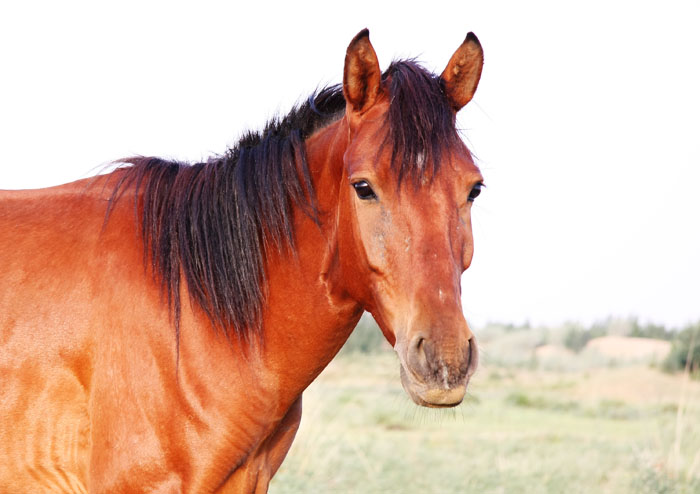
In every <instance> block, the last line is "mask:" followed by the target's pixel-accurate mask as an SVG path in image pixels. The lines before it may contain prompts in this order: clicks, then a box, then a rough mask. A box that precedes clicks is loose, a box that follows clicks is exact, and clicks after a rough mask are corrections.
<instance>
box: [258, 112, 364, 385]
mask: <svg viewBox="0 0 700 494" xmlns="http://www.w3.org/2000/svg"><path fill="white" fill-rule="evenodd" d="M347 135H348V134H347V126H346V124H345V119H341V120H340V121H337V122H335V123H333V124H331V125H329V126H327V127H326V128H324V129H322V130H320V131H318V132H317V133H315V134H314V135H313V136H311V137H310V138H309V139H308V140H307V142H306V153H307V162H308V164H309V170H310V172H311V177H312V182H313V185H314V189H315V191H316V195H317V199H318V209H319V220H320V221H319V224H316V223H315V222H314V221H313V220H311V219H310V218H309V217H308V215H307V214H306V213H304V212H303V211H301V210H297V211H295V219H296V225H295V228H296V255H295V256H290V255H286V254H278V255H275V256H273V257H272V258H271V259H270V260H269V264H268V273H269V288H270V291H269V299H268V302H269V303H268V304H267V306H268V309H267V311H266V313H265V315H264V327H265V328H266V329H265V336H264V342H265V343H264V348H265V353H266V354H267V355H266V357H265V359H266V361H267V362H273V367H275V368H276V369H277V371H278V372H277V374H278V377H280V376H282V377H283V378H284V379H287V380H288V381H290V382H292V381H294V385H295V387H298V386H303V387H302V388H301V389H300V390H299V391H301V390H303V388H305V387H306V386H307V385H308V384H309V383H310V382H311V381H312V380H313V379H314V378H315V377H316V376H317V375H318V374H319V373H320V372H321V370H322V369H323V368H324V367H325V366H326V365H327V364H328V363H329V362H330V360H331V359H332V358H333V356H334V355H335V354H336V353H337V352H338V350H339V349H340V348H341V347H342V345H343V343H345V341H346V340H347V338H348V336H349V335H350V332H351V331H352V329H353V327H354V326H355V324H356V323H357V321H358V320H359V317H360V316H361V315H362V308H361V307H360V305H359V304H358V303H357V302H356V301H354V300H352V299H351V298H349V297H348V295H347V293H346V291H345V290H344V288H343V282H342V279H340V278H338V277H337V276H330V275H329V271H333V265H334V263H337V257H338V255H339V250H338V245H337V235H336V233H337V230H338V214H337V213H338V207H339V196H340V193H339V192H340V190H339V187H340V183H341V178H342V174H343V154H344V152H345V149H346V147H347ZM292 374H296V375H298V380H296V381H295V379H297V378H294V377H292Z"/></svg>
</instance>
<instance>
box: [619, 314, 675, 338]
mask: <svg viewBox="0 0 700 494" xmlns="http://www.w3.org/2000/svg"><path fill="white" fill-rule="evenodd" d="M677 335H678V333H677V332H676V331H673V330H672V329H666V326H663V325H659V324H653V323H647V324H644V325H642V324H639V321H638V320H637V318H634V319H632V330H631V331H630V334H629V336H634V337H637V338H655V339H658V340H673V339H674V338H675V337H676V336H677Z"/></svg>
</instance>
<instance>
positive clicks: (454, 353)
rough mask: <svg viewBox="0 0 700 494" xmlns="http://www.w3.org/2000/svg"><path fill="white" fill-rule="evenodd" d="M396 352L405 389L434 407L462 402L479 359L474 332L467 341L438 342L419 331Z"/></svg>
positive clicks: (421, 401) (424, 404) (417, 401)
mask: <svg viewBox="0 0 700 494" xmlns="http://www.w3.org/2000/svg"><path fill="white" fill-rule="evenodd" d="M401 350H404V351H401ZM397 353H399V360H400V361H401V384H402V385H403V387H404V389H405V390H406V392H407V393H408V394H409V396H410V397H411V399H413V401H414V402H415V403H416V404H418V405H421V406H425V407H431V408H447V407H454V406H457V405H459V404H460V403H461V402H462V400H463V399H464V395H465V394H466V391H467V384H469V379H470V378H471V376H472V375H473V374H474V372H475V371H476V368H477V365H478V360H479V357H478V350H477V347H476V341H475V339H474V337H473V336H471V335H470V337H469V338H468V339H467V340H466V341H464V342H449V341H447V342H446V341H442V342H436V341H433V340H431V339H429V338H427V337H426V336H424V335H422V334H419V335H417V336H414V337H413V338H412V339H411V340H410V342H409V344H408V345H407V346H403V348H402V347H401V346H400V347H399V348H397ZM402 354H403V355H402Z"/></svg>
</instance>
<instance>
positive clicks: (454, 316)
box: [338, 30, 483, 407]
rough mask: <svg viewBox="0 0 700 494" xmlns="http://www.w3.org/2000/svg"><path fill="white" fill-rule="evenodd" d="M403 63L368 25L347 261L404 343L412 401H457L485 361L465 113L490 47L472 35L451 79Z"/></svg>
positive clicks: (350, 99) (347, 174)
mask: <svg viewBox="0 0 700 494" xmlns="http://www.w3.org/2000/svg"><path fill="white" fill-rule="evenodd" d="M395 65H396V66H394V65H392V67H390V68H389V70H387V71H386V72H385V73H384V74H382V73H381V71H380V69H379V63H378V60H377V56H376V53H375V51H374V49H373V47H372V45H371V43H370V41H369V36H368V32H367V31H366V30H365V31H362V32H360V33H359V34H358V35H357V36H356V37H355V38H354V39H353V41H352V42H351V44H350V45H349V47H348V50H347V54H346V58H345V70H344V77H343V92H344V95H345V99H346V111H345V118H346V120H347V128H348V145H347V148H346V151H345V154H344V157H343V162H344V174H343V176H342V178H341V184H340V189H339V194H340V202H339V227H338V228H339V236H340V239H339V241H340V243H341V244H342V245H346V246H350V247H349V249H348V252H346V253H344V254H343V255H342V256H340V262H341V264H342V269H343V271H344V272H345V278H346V279H347V280H348V281H347V283H348V287H347V290H348V292H349V293H350V294H351V295H352V297H353V298H355V299H356V300H358V301H359V302H360V303H361V304H362V305H363V306H364V308H366V309H367V310H368V311H369V312H371V313H372V314H373V316H374V318H375V319H376V321H377V323H378V324H379V326H380V328H381V330H382V332H383V333H384V335H385V337H386V339H387V340H388V341H389V343H391V344H392V345H393V346H394V349H395V350H396V352H397V354H398V357H399V360H400V363H401V380H402V384H403V386H404V388H405V389H406V391H407V392H408V393H409V395H410V396H411V398H412V399H413V400H414V401H415V402H416V403H418V404H419V405H424V406H430V407H449V406H455V405H457V404H459V403H460V402H461V401H462V399H463V398H464V395H465V392H466V385H467V383H468V381H469V378H470V376H471V375H472V374H473V373H474V371H475V369H476V366H477V361H478V351H477V347H476V343H475V340H474V337H473V335H472V332H471V330H470V328H469V325H468V324H467V321H466V320H465V318H464V315H463V312H462V306H461V287H460V277H461V274H462V273H463V272H464V271H465V270H466V269H467V268H468V267H469V265H470V263H471V260H472V254H473V241H472V229H471V208H472V203H473V201H474V199H475V198H476V196H477V195H479V192H480V189H481V186H482V181H483V178H482V176H481V174H480V172H479V169H478V168H477V167H476V166H475V164H474V162H473V160H472V158H471V154H470V152H469V150H468V149H467V147H466V146H465V144H464V143H463V142H462V140H461V139H460V138H459V135H458V132H457V130H456V127H455V121H456V113H457V111H459V110H460V109H461V108H462V107H464V106H465V105H466V104H467V103H468V102H469V101H470V100H471V99H472V96H473V95H474V91H475V90H476V86H477V84H478V81H479V77H480V75H481V68H482V65H483V51H482V49H481V45H480V44H479V41H478V40H477V38H476V36H474V35H473V34H472V33H469V35H468V36H467V38H466V39H465V41H464V42H463V43H462V45H461V46H460V47H459V48H458V49H457V51H456V52H455V53H454V55H453V56H452V58H451V59H450V61H449V63H448V65H447V67H446V68H445V70H444V71H443V72H442V74H441V75H440V76H439V77H437V76H435V75H433V74H430V73H429V72H427V71H425V70H424V69H422V68H421V67H420V66H418V65H417V64H415V63H413V62H410V61H409V62H400V63H399V64H395Z"/></svg>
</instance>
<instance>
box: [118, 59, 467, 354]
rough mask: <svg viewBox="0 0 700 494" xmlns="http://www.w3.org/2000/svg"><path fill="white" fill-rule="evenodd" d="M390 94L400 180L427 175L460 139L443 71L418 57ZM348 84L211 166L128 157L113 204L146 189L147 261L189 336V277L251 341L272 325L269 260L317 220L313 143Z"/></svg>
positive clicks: (398, 71) (195, 292) (211, 312)
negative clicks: (302, 224) (305, 223)
mask: <svg viewBox="0 0 700 494" xmlns="http://www.w3.org/2000/svg"><path fill="white" fill-rule="evenodd" d="M383 80H384V81H385V83H386V85H387V87H388V89H389V92H390V94H389V96H390V104H389V110H388V113H387V117H386V124H387V125H388V131H387V133H386V139H385V140H384V142H383V143H382V144H381V146H385V145H389V146H390V147H391V160H392V167H393V168H394V169H395V170H396V172H397V173H398V175H399V180H401V179H403V178H404V177H410V178H411V179H412V180H413V181H414V183H416V184H418V183H424V182H425V179H426V177H431V176H433V175H434V174H435V173H437V171H438V169H439V167H440V163H441V161H442V158H443V157H444V155H445V153H446V152H448V151H449V149H451V147H452V146H453V145H454V143H455V140H459V137H458V134H457V131H456V129H455V121H454V113H453V112H452V110H451V109H450V107H449V104H448V103H447V99H446V98H445V96H444V94H443V92H442V87H441V82H440V80H439V78H438V77H437V76H435V75H434V74H431V73H430V72H428V71H426V70H425V69H423V68H422V67H421V66H419V65H418V64H417V63H415V62H414V61H397V62H394V63H392V64H391V66H390V67H389V69H388V70H387V71H386V72H385V73H384V74H383ZM344 110H345V99H344V97H343V93H342V88H341V87H340V86H330V87H326V88H324V89H322V90H320V91H317V92H315V93H313V94H312V95H311V96H310V97H309V98H308V100H307V101H305V102H304V103H302V104H300V105H298V106H296V107H294V108H293V109H292V110H291V111H290V112H289V113H288V114H287V115H285V116H283V117H274V118H273V119H271V120H270V121H269V122H268V123H267V124H266V125H265V127H264V129H263V130H262V131H261V132H248V133H246V134H244V135H243V136H242V138H241V139H240V140H239V142H238V143H237V144H236V145H234V146H233V147H232V148H231V149H229V150H228V151H227V152H226V153H224V154H223V155H219V156H213V157H211V158H209V159H208V160H206V161H205V162H200V163H194V164H189V163H183V162H177V161H168V160H163V159H160V158H155V157H133V158H128V159H125V160H120V163H124V164H125V166H124V167H122V168H121V169H120V170H119V171H118V173H119V174H120V175H119V178H118V182H117V183H116V185H115V187H114V189H113V192H112V196H111V204H110V207H109V208H108V215H109V211H111V210H112V209H113V206H114V203H116V201H118V200H119V198H120V197H121V196H122V193H123V191H124V190H125V189H126V188H134V189H136V190H137V191H138V192H139V194H136V195H135V201H137V202H136V208H135V209H136V211H137V220H138V222H139V224H140V233H141V237H142V241H143V244H144V262H146V263H147V264H148V265H149V266H150V267H151V269H152V271H153V274H154V276H155V277H156V278H157V280H158V282H159V284H160V286H161V289H162V290H163V292H164V294H165V295H166V298H167V300H168V303H169V305H170V307H171V309H172V311H173V313H174V320H175V328H176V333H177V335H178V342H179V324H180V313H181V300H180V285H181V281H182V278H183V277H184V280H185V282H186V285H187V288H188V292H189V294H190V297H191V298H192V300H193V301H194V302H196V304H197V305H198V306H199V307H201V308H202V309H203V310H204V312H205V313H206V315H207V317H208V318H209V320H210V322H211V324H212V326H213V327H215V328H216V329H219V330H221V331H223V332H224V334H225V335H226V336H227V337H229V338H230V337H232V336H235V337H238V338H240V339H243V340H247V339H249V337H250V336H252V335H253V334H259V332H260V330H261V329H262V313H263V306H264V303H265V298H266V293H267V285H266V278H267V276H266V271H265V270H266V257H267V253H268V252H269V251H270V249H278V250H282V251H283V250H286V251H287V252H288V253H293V252H294V251H295V238H294V225H293V208H294V207H299V208H301V209H302V210H303V211H304V212H305V213H306V214H308V215H309V216H310V217H311V218H312V219H314V220H315V221H318V220H317V216H316V215H317V210H316V193H315V191H314V189H313V185H312V182H311V175H310V171H309V167H308V163H307V156H306V150H305V146H304V141H305V139H306V138H308V137H309V136H310V135H312V134H313V133H314V132H316V131H317V130H319V129H321V128H323V127H325V126H327V125H328V124H330V123H331V122H334V121H336V120H338V119H339V118H341V117H342V116H343V115H344Z"/></svg>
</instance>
